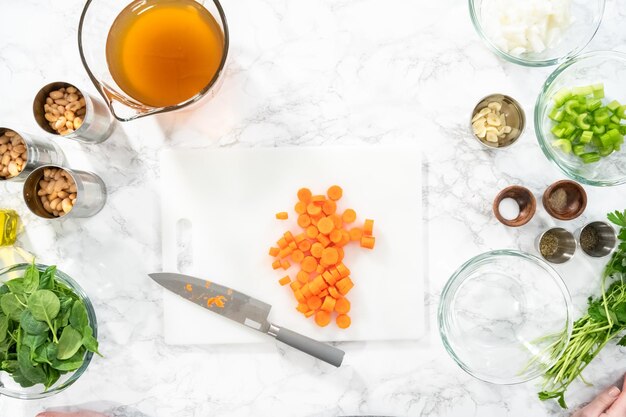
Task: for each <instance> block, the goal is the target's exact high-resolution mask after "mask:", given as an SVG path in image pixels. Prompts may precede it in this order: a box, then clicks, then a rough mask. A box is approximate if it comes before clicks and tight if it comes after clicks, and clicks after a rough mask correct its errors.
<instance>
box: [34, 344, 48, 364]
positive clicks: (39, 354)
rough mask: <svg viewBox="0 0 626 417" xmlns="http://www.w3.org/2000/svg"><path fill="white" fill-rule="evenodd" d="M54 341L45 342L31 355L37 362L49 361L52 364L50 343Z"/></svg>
mask: <svg viewBox="0 0 626 417" xmlns="http://www.w3.org/2000/svg"><path fill="white" fill-rule="evenodd" d="M52 343H53V342H49V343H48V344H43V345H41V346H39V347H38V348H37V349H35V352H34V353H33V354H32V355H31V356H32V358H33V360H34V361H35V362H37V363H47V364H48V365H52V362H50V359H49V358H48V345H50V344H52Z"/></svg>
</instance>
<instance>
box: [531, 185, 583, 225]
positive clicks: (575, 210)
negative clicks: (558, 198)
mask: <svg viewBox="0 0 626 417" xmlns="http://www.w3.org/2000/svg"><path fill="white" fill-rule="evenodd" d="M557 190H563V191H565V195H566V201H565V206H564V207H563V208H561V209H560V210H559V207H554V205H553V204H552V202H551V201H550V197H552V195H553V194H554V193H555V192H557ZM541 201H542V202H543V207H544V208H545V209H546V211H547V212H548V214H549V215H550V216H552V217H554V218H555V219H559V220H573V219H575V218H576V217H578V216H580V215H581V214H583V212H584V211H585V208H587V193H586V192H585V189H584V188H583V187H582V185H580V184H579V183H577V182H575V181H571V180H561V181H557V182H555V183H554V184H552V185H551V186H549V187H548V188H547V189H546V191H545V192H544V193H543V198H542V200H541Z"/></svg>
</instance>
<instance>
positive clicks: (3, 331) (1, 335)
mask: <svg viewBox="0 0 626 417" xmlns="http://www.w3.org/2000/svg"><path fill="white" fill-rule="evenodd" d="M8 330H9V318H8V317H7V316H5V315H4V314H0V343H1V342H3V341H4V340H5V339H6V337H7V331H8Z"/></svg>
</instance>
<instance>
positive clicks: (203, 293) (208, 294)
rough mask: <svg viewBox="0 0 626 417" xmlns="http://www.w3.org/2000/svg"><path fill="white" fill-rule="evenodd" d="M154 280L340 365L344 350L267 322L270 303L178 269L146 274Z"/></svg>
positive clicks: (188, 297) (203, 304)
mask: <svg viewBox="0 0 626 417" xmlns="http://www.w3.org/2000/svg"><path fill="white" fill-rule="evenodd" d="M149 276H150V278H152V279H153V280H154V281H155V282H156V283H158V284H159V285H161V286H162V287H164V288H165V289H167V290H169V291H171V292H173V293H174V294H177V295H179V296H180V297H182V298H184V299H185V300H188V301H191V302H193V303H196V304H198V305H199V306H201V307H204V308H206V309H207V310H210V311H212V312H214V313H217V314H220V315H222V316H224V317H227V318H229V319H231V320H234V321H236V322H238V323H241V324H243V325H245V326H248V327H250V328H252V329H254V330H258V331H260V332H261V333H266V334H269V335H270V336H273V337H275V338H276V339H277V340H279V341H280V342H283V343H285V344H287V345H289V346H291V347H293V348H296V349H298V350H300V351H302V352H304V353H307V354H309V355H311V356H313V357H316V358H318V359H320V360H322V361H324V362H327V363H329V364H331V365H334V366H337V367H339V366H340V365H341V362H342V361H343V356H344V355H345V352H344V351H342V350H340V349H337V348H335V347H333V346H330V345H328V344H326V343H322V342H318V341H317V340H313V339H311V338H309V337H306V336H303V335H301V334H299V333H296V332H294V331H291V330H289V329H286V328H284V327H280V326H277V325H275V324H273V323H270V322H269V320H268V316H269V314H270V310H271V309H272V306H271V305H269V304H266V303H264V302H262V301H260V300H257V299H256V298H252V297H250V296H249V295H246V294H243V293H241V292H239V291H235V290H233V289H231V288H228V287H224V286H223V285H219V284H216V283H214V282H211V281H205V280H202V279H199V278H195V277H191V276H188V275H183V274H177V273H168V272H162V273H154V274H149Z"/></svg>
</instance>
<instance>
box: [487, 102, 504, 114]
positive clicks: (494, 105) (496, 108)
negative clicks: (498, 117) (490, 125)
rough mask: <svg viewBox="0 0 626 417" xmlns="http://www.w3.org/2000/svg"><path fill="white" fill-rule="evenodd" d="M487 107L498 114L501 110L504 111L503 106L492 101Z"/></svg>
mask: <svg viewBox="0 0 626 417" xmlns="http://www.w3.org/2000/svg"><path fill="white" fill-rule="evenodd" d="M487 107H489V108H490V109H491V110H493V111H494V112H496V113H497V112H499V111H500V109H502V104H500V103H498V102H497V101H492V102H490V103H489V104H487Z"/></svg>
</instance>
